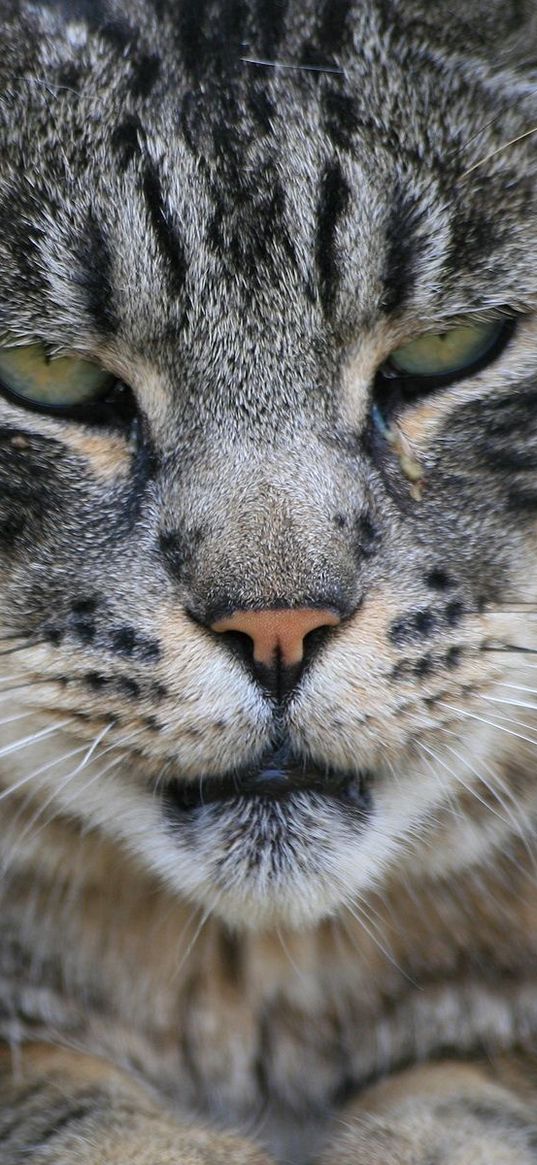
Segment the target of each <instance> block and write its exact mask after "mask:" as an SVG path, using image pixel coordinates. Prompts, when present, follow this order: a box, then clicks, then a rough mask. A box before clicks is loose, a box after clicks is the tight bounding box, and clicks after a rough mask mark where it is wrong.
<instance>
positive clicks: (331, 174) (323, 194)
mask: <svg viewBox="0 0 537 1165" xmlns="http://www.w3.org/2000/svg"><path fill="white" fill-rule="evenodd" d="M349 199H350V190H349V187H348V184H347V181H346V179H345V177H344V175H343V173H342V170H341V166H340V165H339V163H338V162H333V163H332V164H331V165H329V166H327V167H326V169H325V171H324V173H323V176H322V179H321V186H320V192H319V201H318V212H317V241H316V255H317V267H318V270H319V276H320V280H321V302H322V304H323V307H324V309H325V311H326V312H327V313H329V312H330V310H331V308H332V306H333V303H334V299H335V297H336V294H337V289H338V283H339V255H338V250H337V245H336V232H337V227H338V223H339V221H340V219H341V217H342V215H343V214H344V213H345V210H346V209H347V206H348V204H349Z"/></svg>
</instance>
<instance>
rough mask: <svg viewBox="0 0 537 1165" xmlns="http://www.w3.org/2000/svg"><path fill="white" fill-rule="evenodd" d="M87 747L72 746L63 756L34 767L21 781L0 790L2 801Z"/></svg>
mask: <svg viewBox="0 0 537 1165" xmlns="http://www.w3.org/2000/svg"><path fill="white" fill-rule="evenodd" d="M85 748H86V745H85V744H82V745H79V747H78V748H72V749H70V751H69V752H64V753H63V756H60V757H55V758H54V760H49V761H47V762H46V764H44V765H40V766H39V768H38V769H34V771H33V773H27V774H26V776H25V777H22V778H21V780H20V781H17V782H16V784H15V785H10V786H9V788H7V789H3V790H2V792H0V801H4V800H5V798H6V797H10V796H11V794H12V793H16V792H17V791H18V790H19V789H21V788H22V786H23V785H27V784H28V782H29V781H32V780H33V778H34V777H38V776H40V774H41V773H44V772H46V771H47V769H51V768H54V767H55V766H56V765H59V764H61V763H62V761H64V760H69V759H70V757H72V756H76V755H77V754H78V753H79V752H84V749H85Z"/></svg>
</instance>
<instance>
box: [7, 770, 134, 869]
mask: <svg viewBox="0 0 537 1165" xmlns="http://www.w3.org/2000/svg"><path fill="white" fill-rule="evenodd" d="M124 759H125V758H124V756H118V757H114V758H113V760H111V761H110V763H109V764H107V765H105V766H104V768H103V769H100V770H99V772H98V773H95V775H94V776H93V777H92V778H91V780H89V781H87V782H86V784H85V785H84V788H83V789H77V790H76V792H75V793H74V794H73V796H72V797H70V798H67V800H66V801H63V802H60V803H59V804H58V806H57V808H56V809H55V812H54V813H52V814H51V815H50V816H49V817H47V818H46V819H45V820H44V821H41V823H40V825H39V829H35V828H34V827H35V826H36V825H37V824H38V822H40V819H41V817H42V816H43V814H44V813H45V811H46V809H48V807H49V805H50V804H52V802H53V801H55V800H56V798H57V794H58V792H62V791H63V789H66V788H67V786H68V785H69V784H70V783H71V781H73V780H74V779H75V777H76V776H77V774H78V773H79V772H80V770H81V768H83V767H84V766H83V764H81V765H77V767H76V768H75V769H73V771H72V772H71V773H69V774H68V776H67V777H65V778H64V780H63V781H62V783H61V784H60V785H59V786H58V787H57V788H56V789H55V790H54V792H53V793H52V794H51V796H50V797H48V798H47V800H46V801H45V802H44V803H43V804H42V805H39V807H38V809H37V811H36V812H35V813H34V815H33V817H31V818H30V821H28V822H27V823H26V825H25V827H24V829H23V830H22V831H21V832H20V833H19V834H18V836H17V837H16V839H15V841H14V842H13V844H12V846H11V849H10V850H9V851H8V853H7V854H6V855H5V857H4V862H5V865H6V867H8V866H9V863H10V860H11V855H12V854H13V853H14V852H15V850H17V849H18V848H19V847H20V845H21V843H22V842H23V841H24V839H25V838H26V837H28V834H30V833H31V834H32V838H33V839H35V838H36V837H37V836H38V835H39V834H40V833H42V832H43V830H44V829H46V828H47V826H49V825H50V824H51V822H52V821H54V820H55V818H57V817H59V816H60V815H61V814H63V813H64V812H65V809H66V808H67V807H68V806H69V805H70V804H72V802H73V800H74V798H75V797H80V796H81V795H83V794H84V793H86V792H87V790H88V789H89V788H90V786H91V785H94V784H95V782H96V781H98V780H99V779H100V778H101V777H103V776H104V775H105V774H106V773H108V772H110V770H111V769H113V768H116V767H117V765H119V764H121V762H122V761H123V760H124ZM19 813H20V811H19ZM18 816H19V814H17V818H18ZM17 818H15V820H17Z"/></svg>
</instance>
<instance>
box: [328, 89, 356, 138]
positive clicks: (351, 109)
mask: <svg viewBox="0 0 537 1165" xmlns="http://www.w3.org/2000/svg"><path fill="white" fill-rule="evenodd" d="M322 108H323V116H324V128H325V130H326V132H327V133H328V134H329V135H330V137H331V139H332V142H333V144H334V145H335V146H339V147H340V149H342V150H350V149H351V147H352V144H353V136H354V134H355V132H356V126H357V123H358V108H357V103H356V100H355V98H354V97H351V96H350V95H349V94H348V93H339V92H338V91H337V90H336V89H327V90H326V92H325V93H324V94H323V98H322Z"/></svg>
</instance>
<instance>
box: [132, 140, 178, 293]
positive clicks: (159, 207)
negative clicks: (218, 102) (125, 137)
mask: <svg viewBox="0 0 537 1165" xmlns="http://www.w3.org/2000/svg"><path fill="white" fill-rule="evenodd" d="M142 189H143V194H144V198H145V202H146V205H147V210H148V214H149V221H150V223H151V226H152V228H153V232H154V234H155V238H156V241H157V246H158V249H159V251H160V254H161V255H162V258H163V260H164V265H165V270H166V274H167V283H168V290H169V292H170V295H173V296H177V295H179V294H180V293H181V291H182V289H183V284H184V280H185V275H186V267H187V264H186V258H185V252H184V248H183V243H182V240H181V237H180V235H179V232H178V230H177V229H176V228H175V227H174V225H173V223H172V222H171V219H170V213H169V210H168V208H167V206H166V203H165V200H164V195H163V192H162V186H161V180H160V175H159V172H158V169H157V166H156V165H155V164H154V163H153V162H151V161H150V160H149V159H147V161H146V164H145V168H144V173H143V179H142Z"/></svg>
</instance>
